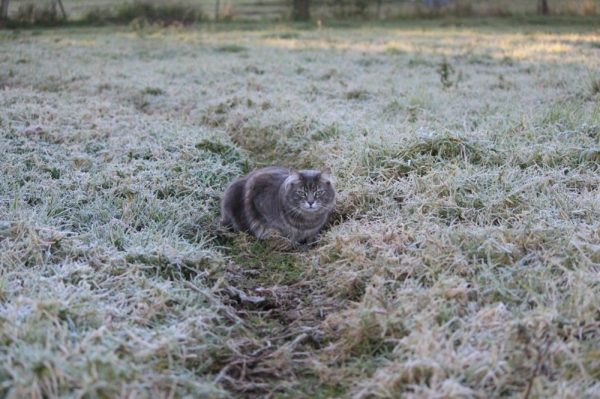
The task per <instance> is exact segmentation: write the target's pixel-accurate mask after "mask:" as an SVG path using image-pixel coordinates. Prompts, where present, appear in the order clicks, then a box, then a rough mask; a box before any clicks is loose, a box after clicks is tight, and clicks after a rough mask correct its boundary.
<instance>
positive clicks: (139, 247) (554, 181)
mask: <svg viewBox="0 0 600 399" xmlns="http://www.w3.org/2000/svg"><path fill="white" fill-rule="evenodd" d="M427 24H429V25H427V26H428V27H429V29H428V30H427V31H423V30H422V29H413V28H411V27H401V28H394V29H391V28H381V27H380V28H377V27H372V28H369V29H367V28H364V29H343V30H335V29H321V30H315V31H311V30H303V31H302V32H287V33H285V34H282V33H281V32H279V31H277V30H273V31H265V30H258V31H235V32H210V34H207V33H206V31H204V30H202V29H199V28H198V29H177V28H168V29H161V28H159V27H157V28H156V29H153V30H152V31H149V32H147V33H146V34H144V35H138V34H135V32H130V31H128V30H124V31H114V29H113V30H108V29H93V30H88V29H82V30H77V31H71V30H65V31H45V32H44V35H36V34H35V32H19V33H11V32H5V33H3V34H2V35H0V40H1V41H2V42H3V43H4V44H5V45H6V46H8V47H10V48H12V49H13V50H14V51H11V52H9V53H7V55H6V57H4V58H3V59H2V60H0V63H1V64H2V66H3V68H0V70H1V71H2V72H0V82H1V85H2V88H3V96H1V97H0V106H1V108H0V109H2V111H0V152H1V153H2V154H3V156H2V158H1V159H0V173H2V176H3V177H4V178H2V179H0V298H1V299H2V304H1V305H0V318H1V320H2V322H1V323H0V342H2V345H1V349H0V360H2V361H1V362H0V380H2V381H3V383H2V385H0V392H1V394H2V395H3V396H7V397H23V396H39V397H42V396H68V395H81V396H86V395H87V396H109V397H113V396H169V395H173V396H186V395H188V396H193V397H227V396H232V395H237V396H246V397H252V396H260V395H282V396H284V397H285V396H287V397H319V396H321V397H329V396H331V397H335V396H352V397H398V396H403V397H404V396H406V397H422V396H427V397H429V396H465V397H471V396H474V397H490V396H491V397H496V396H529V397H537V396H540V397H554V396H561V395H562V396H565V397H566V396H573V397H585V396H590V397H592V396H597V395H598V392H600V391H599V390H600V385H598V383H597V379H598V378H597V377H598V370H599V369H600V362H599V361H598V356H597V347H598V343H599V342H600V341H599V340H600V337H599V336H598V327H599V323H600V322H599V318H598V308H599V307H600V303H599V300H598V298H600V292H598V285H597V284H596V283H595V281H596V280H597V279H596V275H597V272H598V265H599V264H600V251H599V247H598V242H599V240H600V237H599V236H598V229H599V225H598V220H600V206H599V203H600V198H599V189H600V179H599V178H598V165H599V164H600V160H599V158H598V154H599V152H598V140H599V136H598V134H599V132H600V112H599V110H600V108H599V105H598V101H597V100H598V99H597V96H596V95H595V94H594V93H590V87H589V84H588V82H587V81H586V80H585V79H581V77H582V76H589V74H590V73H591V74H592V76H595V75H597V74H598V73H599V71H598V66H597V65H595V64H594V62H593V60H594V57H593V56H594V54H595V53H594V52H595V51H597V50H596V49H595V48H594V47H593V46H589V45H587V44H588V43H595V42H597V41H598V38H597V34H596V33H594V32H591V31H588V30H587V29H586V28H580V30H575V31H573V29H575V28H572V27H571V28H569V29H568V30H564V29H561V28H560V27H559V28H556V30H554V28H552V29H550V28H547V27H546V28H545V29H544V31H543V32H542V31H538V30H536V29H535V28H532V27H529V28H526V29H524V30H525V32H520V31H518V30H517V31H515V30H514V29H510V30H508V29H504V28H503V27H501V26H500V27H496V28H495V30H494V31H492V30H490V29H489V28H486V29H477V28H469V29H462V28H452V29H450V30H449V29H439V28H437V27H435V26H434V25H432V23H431V22H429V23H427ZM232 43H233V44H234V45H232ZM394 43H396V44H394ZM582 43H583V44H584V45H582ZM390 46H395V47H390ZM389 48H394V49H401V50H402V51H397V50H394V51H392V52H391V53H392V54H391V53H390V51H389ZM200 59H201V60H202V62H201V63H199V62H198V61H199V60H200ZM507 59H508V60H510V62H506V60H507ZM444 60H446V62H447V63H451V65H452V67H453V68H455V70H457V71H460V72H461V73H462V78H461V82H460V85H458V86H455V85H452V87H448V88H447V89H445V88H444V87H443V86H442V85H440V81H439V79H440V76H439V73H438V71H437V66H439V65H440V64H441V63H443V62H444ZM67 64H68V65H67ZM339 65H347V67H346V68H343V69H342V68H340V67H339ZM548 65H552V67H551V68H550V67H548ZM140 71H144V73H140ZM499 76H503V77H504V78H503V80H502V82H504V83H506V82H508V83H510V84H508V83H506V84H504V83H503V84H499V83H498V82H499ZM272 163H275V164H282V165H285V166H289V167H296V168H300V167H321V166H323V165H327V166H330V167H332V168H333V170H334V173H335V175H336V177H337V179H338V182H337V187H338V191H339V201H338V206H337V208H336V210H335V211H334V213H333V215H332V219H331V222H330V225H329V226H328V227H327V229H326V230H325V231H324V232H323V234H322V236H321V239H320V241H319V243H317V245H315V246H312V247H296V246H291V245H286V244H287V243H285V242H281V241H278V240H277V239H276V238H273V239H272V240H267V241H264V242H263V241H256V240H254V239H253V238H252V237H249V236H247V235H243V234H231V233H225V232H222V231H219V229H218V228H217V225H216V220H217V217H218V201H219V198H220V195H221V192H222V190H223V188H224V187H225V185H226V184H227V183H228V182H229V181H230V180H231V179H233V178H234V177H236V176H239V175H242V174H244V173H247V172H248V171H249V170H251V169H253V168H255V167H258V166H262V165H266V164H272Z"/></svg>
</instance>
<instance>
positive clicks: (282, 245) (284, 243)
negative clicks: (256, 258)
mask: <svg viewBox="0 0 600 399" xmlns="http://www.w3.org/2000/svg"><path fill="white" fill-rule="evenodd" d="M262 238H263V239H264V240H265V243H266V244H267V245H268V246H269V248H271V249H274V250H276V251H289V250H292V249H294V248H295V243H294V242H293V241H292V240H290V239H289V238H287V237H284V236H282V235H281V233H279V231H277V230H274V229H268V230H267V231H265V233H264V235H263V237H262Z"/></svg>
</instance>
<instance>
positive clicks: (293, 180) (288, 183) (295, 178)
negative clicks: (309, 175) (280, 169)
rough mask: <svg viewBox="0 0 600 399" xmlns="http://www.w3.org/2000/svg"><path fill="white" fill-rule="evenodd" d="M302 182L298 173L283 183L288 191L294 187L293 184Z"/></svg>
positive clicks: (294, 173)
mask: <svg viewBox="0 0 600 399" xmlns="http://www.w3.org/2000/svg"><path fill="white" fill-rule="evenodd" d="M299 181H300V174H299V173H298V172H292V173H291V174H290V175H289V176H288V177H287V178H286V179H285V180H284V181H283V187H284V188H285V189H286V191H287V190H289V188H290V187H291V186H292V184H294V183H298V182H299Z"/></svg>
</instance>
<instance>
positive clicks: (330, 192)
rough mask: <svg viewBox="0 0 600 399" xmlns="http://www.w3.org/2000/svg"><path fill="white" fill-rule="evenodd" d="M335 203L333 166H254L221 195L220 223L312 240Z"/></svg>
mask: <svg viewBox="0 0 600 399" xmlns="http://www.w3.org/2000/svg"><path fill="white" fill-rule="evenodd" d="M334 205H335V187H334V179H333V176H332V174H331V170H330V169H325V170H323V171H318V170H300V171H297V172H294V171H291V170H289V169H286V168H282V167H278V166H269V167H266V168H262V169H258V170H255V171H253V172H251V173H249V174H248V175H246V176H243V177H240V178H238V179H237V180H234V181H233V182H232V183H231V184H229V186H228V187H227V189H226V190H225V193H224V194H223V198H222V199H221V220H220V224H221V226H223V227H225V228H229V229H233V230H234V231H245V232H248V233H251V234H253V235H254V236H256V237H258V238H266V237H268V236H269V235H271V234H273V231H276V232H278V233H279V234H280V235H281V236H283V237H286V238H288V239H289V240H291V241H293V242H297V243H301V244H302V243H311V242H314V241H315V240H316V237H317V235H318V233H319V231H320V230H321V228H322V227H323V225H324V224H325V223H326V222H327V218H328V217H329V214H330V213H331V211H332V210H333V207H334Z"/></svg>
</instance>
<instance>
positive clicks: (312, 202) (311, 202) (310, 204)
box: [306, 201, 315, 206]
mask: <svg viewBox="0 0 600 399" xmlns="http://www.w3.org/2000/svg"><path fill="white" fill-rule="evenodd" d="M306 202H307V203H308V206H312V205H313V204H314V203H315V201H306Z"/></svg>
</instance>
